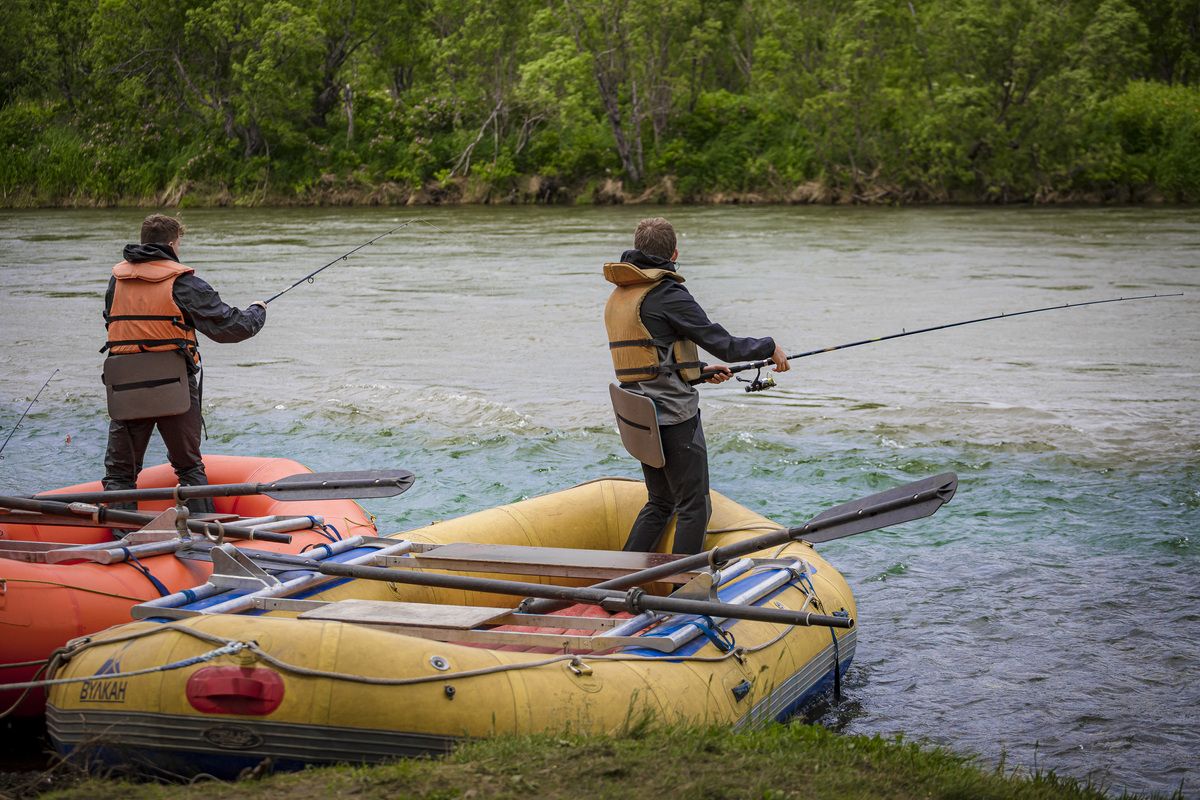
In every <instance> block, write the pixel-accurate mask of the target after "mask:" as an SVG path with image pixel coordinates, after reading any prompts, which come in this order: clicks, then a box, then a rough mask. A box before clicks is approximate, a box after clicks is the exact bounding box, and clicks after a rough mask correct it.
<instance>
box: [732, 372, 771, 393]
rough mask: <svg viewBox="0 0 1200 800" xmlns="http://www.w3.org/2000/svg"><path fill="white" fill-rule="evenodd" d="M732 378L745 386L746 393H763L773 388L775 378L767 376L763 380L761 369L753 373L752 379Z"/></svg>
mask: <svg viewBox="0 0 1200 800" xmlns="http://www.w3.org/2000/svg"><path fill="white" fill-rule="evenodd" d="M734 377H735V378H737V379H738V380H739V381H741V382H742V383H744V384H746V391H747V392H763V391H766V390H767V389H770V388H772V387H773V386H775V378H774V377H773V376H771V375H769V374H768V375H767V377H765V378H764V377H763V376H762V368H761V367H760V368H759V370H758V372H755V373H754V377H753V378H742V377H739V376H736V375H735V376H734Z"/></svg>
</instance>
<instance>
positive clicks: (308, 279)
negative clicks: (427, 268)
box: [263, 218, 445, 303]
mask: <svg viewBox="0 0 1200 800" xmlns="http://www.w3.org/2000/svg"><path fill="white" fill-rule="evenodd" d="M414 222H420V223H422V224H423V225H428V226H429V227H431V228H433V229H434V230H435V231H437V232H439V233H445V231H444V230H442V229H441V228H439V227H438V226H437V225H434V224H433V223H432V222H430V221H428V220H425V219H419V218H418V219H410V220H408V221H407V222H405V223H403V224H401V225H397V226H396V227H394V228H392V229H391V230H390V231H386V232H384V233H381V234H379V235H378V236H376V237H375V238H374V239H372V240H371V241H369V242H363V243H362V244H360V245H359V246H358V247H356V248H354V249H353V250H351V251H350V252H348V253H343V254H342V255H340V256H338V257H337V258H335V259H334V260H333V261H330V262H329V263H328V264H326V265H325V266H323V267H321V268H320V269H316V270H313V271H312V272H310V273H308V274H307V275H305V276H304V277H303V278H301V279H300V280H298V281H296V282H295V283H293V284H292V285H291V286H289V287H287V288H286V289H284V290H283V291H282V292H280V293H279V294H276V295H273V296H272V297H270V298H269V299H267V300H264V301H263V302H264V303H270V302H271V301H272V300H276V299H278V298H280V297H282V296H283V295H285V294H287V293H288V292H290V291H291V290H292V289H295V288H296V287H297V286H299V285H300V284H302V283H312V282H313V279H314V278H316V277H317V275H319V274H320V273H322V272H324V271H325V270H327V269H329V268H330V267H332V266H333V265H334V264H337V263H338V262H339V261H345V260H346V259H348V258H350V256H352V255H354V254H355V253H357V252H358V251H359V250H362V249H363V248H364V247H367V246H368V245H372V244H375V242H378V241H379V240H380V239H382V238H383V237H385V236H390V235H391V234H393V233H395V232H396V231H398V230H400V229H401V228H407V227H408V226H409V225H412V224H413V223H414Z"/></svg>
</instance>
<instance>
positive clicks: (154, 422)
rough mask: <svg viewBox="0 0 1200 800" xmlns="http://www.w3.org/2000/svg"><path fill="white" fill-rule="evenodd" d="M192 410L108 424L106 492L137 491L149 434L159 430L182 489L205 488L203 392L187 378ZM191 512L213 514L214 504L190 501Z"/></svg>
mask: <svg viewBox="0 0 1200 800" xmlns="http://www.w3.org/2000/svg"><path fill="white" fill-rule="evenodd" d="M188 384H189V388H190V389H191V393H192V406H191V408H189V409H188V410H187V411H185V412H184V413H182V414H176V415H175V416H172V417H158V418H151V419H131V420H115V419H114V420H112V421H110V422H109V423H108V450H107V452H105V454H104V480H103V485H104V488H105V489H135V488H137V476H138V473H140V472H141V471H142V459H143V458H144V457H145V455H146V447H147V446H149V444H150V434H151V433H153V432H154V428H155V427H157V428H158V432H159V434H160V435H161V436H162V438H163V443H164V444H166V446H167V458H168V460H170V462H171V466H172V467H174V468H175V475H176V477H177V478H178V479H179V485H180V486H204V485H206V484H207V483H208V476H207V475H206V474H205V472H204V462H203V461H202V460H201V458H200V428H201V426H202V424H203V421H202V419H201V416H200V388H199V386H198V385H197V383H196V376H195V375H192V376H190V377H189V378H188ZM187 506H188V509H189V510H191V511H193V512H196V513H200V514H203V513H211V512H212V511H213V502H212V500H211V499H208V498H204V499H198V500H189V501H188V503H187ZM113 507H114V508H134V507H136V504H133V503H114V504H113Z"/></svg>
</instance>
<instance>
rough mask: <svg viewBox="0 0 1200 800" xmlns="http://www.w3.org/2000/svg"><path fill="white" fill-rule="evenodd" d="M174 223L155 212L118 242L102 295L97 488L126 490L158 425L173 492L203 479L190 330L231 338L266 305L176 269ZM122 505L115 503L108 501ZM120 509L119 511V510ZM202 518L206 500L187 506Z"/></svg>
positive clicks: (244, 333)
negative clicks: (103, 429) (240, 303)
mask: <svg viewBox="0 0 1200 800" xmlns="http://www.w3.org/2000/svg"><path fill="white" fill-rule="evenodd" d="M183 233H184V227H183V224H182V223H181V222H180V221H179V220H177V219H175V218H174V217H169V216H166V215H163V214H152V215H150V216H148V217H146V219H145V221H143V222H142V231H141V243H140V244H129V245H126V246H125V252H124V257H125V260H124V261H122V262H121V263H119V264H117V265H116V266H114V267H113V273H112V277H111V278H110V279H109V282H108V292H107V293H106V294H105V296H104V324H105V327H106V328H107V329H108V341H107V342H106V343H105V345H104V347H103V348H102V349H101V352H104V351H105V350H107V351H108V354H109V355H108V357H107V358H106V359H105V364H104V383H105V386H106V388H107V392H108V409H109V416H110V417H111V418H112V421H111V422H110V423H109V428H108V450H107V452H106V453H105V456H104V468H105V475H104V481H103V484H104V488H105V489H106V490H116V489H133V488H136V486H137V476H138V473H139V472H141V469H142V459H143V457H144V456H145V454H146V447H147V446H148V445H149V443H150V434H151V433H152V432H153V431H154V428H155V427H156V426H157V427H158V432H159V434H161V435H162V438H163V442H164V443H165V444H166V446H167V457H168V459H169V460H170V462H171V466H172V467H174V469H175V474H176V476H177V477H178V479H179V484H180V485H181V486H202V485H204V484H207V483H208V477H207V475H205V472H204V462H203V461H202V460H201V457H200V432H201V427H202V426H203V419H202V417H201V409H200V400H201V386H202V385H203V377H202V375H201V364H200V351H199V345H198V342H197V341H196V331H200V332H201V333H203V334H204V335H205V336H207V337H208V338H210V339H212V340H213V341H215V342H223V343H228V342H240V341H243V340H245V339H249V338H250V337H251V336H254V335H255V334H256V333H258V332H259V331H260V330H262V327H263V325H264V324H265V323H266V321H267V304H266V303H264V302H262V301H257V302H254V303H252V304H251V305H250V306H249V307H247V308H246V309H245V310H244V311H242V310H239V309H236V308H233V307H232V306H228V305H226V304H225V303H224V302H222V301H221V296H220V295H219V294H217V292H216V290H215V289H213V288H212V287H211V286H209V285H208V283H206V282H205V281H203V280H201V279H200V278H198V277H196V275H195V274H194V270H193V269H192V268H191V267H187V266H184V265H183V264H181V263H179V255H178V254H179V241H180V238H181V237H182V236H183ZM114 507H122V504H114ZM126 507H128V505H126ZM188 507H189V509H190V510H191V511H193V512H200V513H205V512H212V511H213V504H212V500H210V499H200V500H189V501H188Z"/></svg>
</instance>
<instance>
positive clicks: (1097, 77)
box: [0, 0, 1200, 208]
mask: <svg viewBox="0 0 1200 800" xmlns="http://www.w3.org/2000/svg"><path fill="white" fill-rule="evenodd" d="M5 26H6V34H7V35H6V36H5V37H3V40H2V41H0V207H7V208H27V207H59V206H62V207H97V206H99V207H105V206H120V205H135V206H155V207H180V208H186V207H202V206H264V205H285V206H286V205H394V206H400V205H436V204H455V203H519V204H564V205H566V204H613V203H645V204H660V203H661V204H677V203H678V204H684V203H689V204H721V203H739V204H742V203H821V204H871V205H897V204H1060V203H1071V204H1139V203H1146V204H1169V203H1196V202H1200V5H1198V4H1197V3H1196V2H1195V0H918V1H916V2H910V1H908V0H905V1H904V2H901V1H900V0H852V1H851V0H811V1H807V2H804V3H797V2H794V0H719V1H718V2H703V3H702V2H699V0H543V2H539V3H528V2H522V1H521V0H493V2H487V3H483V2H476V1H474V0H403V1H400V2H397V1H395V0H271V1H270V2H254V1H252V0H189V1H188V2H186V3H170V4H159V5H157V6H153V7H148V6H145V5H144V4H143V3H141V2H139V1H138V0H46V1H45V2H42V0H11V2H9V3H8V4H7V5H6V21H5Z"/></svg>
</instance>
